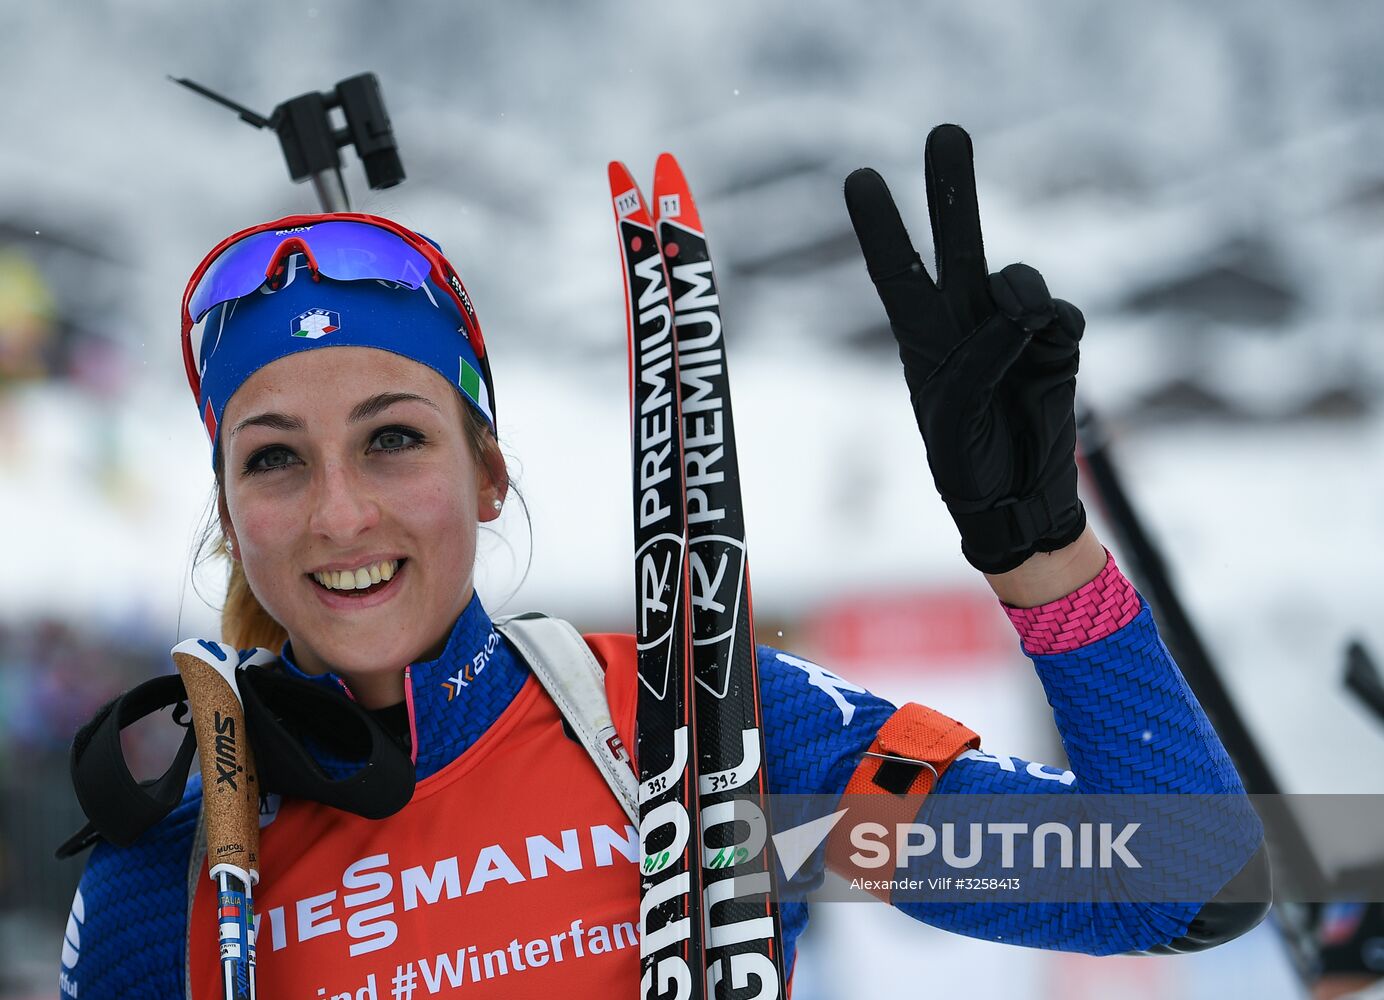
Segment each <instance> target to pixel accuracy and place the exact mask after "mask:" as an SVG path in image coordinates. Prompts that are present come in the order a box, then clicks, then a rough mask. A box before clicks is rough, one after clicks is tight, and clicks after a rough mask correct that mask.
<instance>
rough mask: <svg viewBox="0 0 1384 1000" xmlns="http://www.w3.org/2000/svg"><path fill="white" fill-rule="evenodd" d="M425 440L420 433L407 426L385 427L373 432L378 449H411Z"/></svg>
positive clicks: (391, 450) (394, 450)
mask: <svg viewBox="0 0 1384 1000" xmlns="http://www.w3.org/2000/svg"><path fill="white" fill-rule="evenodd" d="M425 440H426V439H425V438H424V437H423V435H422V434H420V433H419V432H418V431H415V430H411V429H410V428H408V427H385V428H383V429H381V430H380V431H378V432H377V433H376V434H375V442H376V443H377V444H378V445H379V446H380V447H379V450H380V451H390V452H397V451H411V450H412V449H414V448H418V447H421V446H422V444H423V442H424V441H425Z"/></svg>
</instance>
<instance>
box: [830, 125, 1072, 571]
mask: <svg viewBox="0 0 1384 1000" xmlns="http://www.w3.org/2000/svg"><path fill="white" fill-rule="evenodd" d="M924 173H925V175H926V177H927V201H928V212H929V215H930V216H931V217H932V235H933V240H934V242H935V244H936V247H937V283H936V284H933V282H932V279H931V278H930V277H928V273H927V271H926V270H924V268H923V263H922V261H921V260H920V259H919V257H918V253H917V251H915V250H914V249H913V244H912V243H911V242H910V241H909V238H908V231H907V230H906V229H905V228H904V225H903V222H902V220H901V219H900V218H899V210H898V209H897V208H896V207H895V206H894V199H893V198H892V197H890V195H889V188H888V187H886V186H885V183H884V179H883V178H882V177H880V176H879V174H877V173H875V171H873V170H870V169H862V170H857V171H855V172H854V173H853V174H851V175H850V176H849V177H848V178H846V207H847V209H848V210H849V211H850V214H851V222H852V223H853V224H854V225H855V234H856V237H857V238H858V239H859V240H860V249H861V252H862V253H864V255H865V264H866V267H867V268H868V269H869V272H870V277H871V278H872V279H873V280H874V283H875V288H876V290H877V291H878V292H879V297H880V300H881V301H882V302H883V303H884V309H885V312H887V313H888V314H889V325H890V326H891V327H892V328H893V330H894V336H895V337H896V338H897V339H898V342H899V356H900V357H901V358H902V359H903V370H904V378H905V379H906V380H907V382H908V391H909V395H910V397H911V399H912V401H913V412H914V413H915V414H916V415H917V418H918V429H919V430H920V431H921V432H922V435H923V442H924V443H925V444H926V446H927V460H928V466H929V467H930V468H931V469H932V479H933V482H934V483H935V484H936V485H937V492H938V493H940V494H941V495H942V499H943V500H944V501H945V502H946V504H947V509H948V510H949V511H950V512H951V515H952V518H953V520H955V521H956V526H957V527H958V528H960V529H961V551H962V553H963V554H964V555H965V557H966V560H967V561H968V562H969V563H970V564H971V565H972V566H974V567H976V568H977V569H979V570H982V571H984V572H986V573H1003V572H1005V571H1007V570H1011V569H1014V568H1015V567H1016V566H1018V565H1019V564H1020V563H1022V562H1023V561H1024V560H1025V559H1027V558H1028V557H1029V556H1031V555H1033V553H1035V552H1052V551H1055V550H1056V549H1060V548H1062V547H1063V546H1065V545H1069V544H1070V543H1072V542H1074V541H1076V539H1077V537H1078V536H1080V534H1081V532H1082V531H1083V529H1084V528H1085V527H1086V511H1085V509H1084V508H1083V507H1082V506H1081V501H1080V500H1078V499H1077V493H1076V415H1075V412H1074V409H1073V404H1074V399H1075V395H1076V370H1077V361H1078V353H1079V352H1078V348H1077V345H1078V342H1079V341H1080V340H1081V332H1082V330H1083V329H1084V328H1085V326H1086V321H1085V319H1083V318H1082V315H1081V313H1080V311H1079V310H1078V309H1077V308H1076V306H1074V305H1072V304H1071V303H1069V302H1064V301H1062V300H1061V299H1054V298H1052V296H1051V295H1049V294H1048V288H1047V285H1046V284H1045V283H1044V282H1043V276H1042V275H1040V274H1039V273H1038V272H1037V271H1035V270H1034V269H1033V268H1031V267H1029V266H1027V265H1026V264H1010V265H1009V266H1008V267H1006V268H1005V269H1004V270H1003V271H1001V272H1000V273H999V274H992V275H989V276H987V275H986V273H985V250H984V247H983V246H982V244H981V238H980V209H979V208H978V207H977V205H976V182H975V171H974V168H973V166H972V164H971V137H970V136H968V135H967V134H966V132H965V130H964V129H962V128H960V127H959V126H956V125H939V126H938V127H937V128H935V129H933V130H932V133H931V134H930V135H929V136H928V140H927V154H926V165H925V169H924Z"/></svg>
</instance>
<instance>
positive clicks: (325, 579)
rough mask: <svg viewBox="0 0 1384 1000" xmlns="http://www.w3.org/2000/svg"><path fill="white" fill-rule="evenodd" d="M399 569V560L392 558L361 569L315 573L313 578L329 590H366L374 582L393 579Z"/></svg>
mask: <svg viewBox="0 0 1384 1000" xmlns="http://www.w3.org/2000/svg"><path fill="white" fill-rule="evenodd" d="M398 571H399V561H398V560H397V559H391V560H389V561H388V562H380V563H374V564H373V565H370V566H362V567H360V568H359V569H345V570H327V571H326V572H325V573H314V574H312V578H313V579H314V580H316V581H317V582H318V583H320V584H321V585H322V586H324V587H326V588H327V589H328V590H365V589H366V588H367V587H370V586H373V585H374V584H377V583H381V582H383V581H385V580H392V579H393V578H394V574H395V573H397V572H398Z"/></svg>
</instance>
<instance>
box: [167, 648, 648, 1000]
mask: <svg viewBox="0 0 1384 1000" xmlns="http://www.w3.org/2000/svg"><path fill="white" fill-rule="evenodd" d="M587 641H588V643H589V644H590V645H591V647H592V649H593V650H594V651H595V653H596V656H597V658H598V659H600V660H601V661H602V662H603V664H605V665H606V666H607V670H606V693H607V696H608V699H609V702H610V705H611V709H612V715H613V716H614V718H615V725H616V729H617V731H618V732H619V734H620V737H621V739H622V740H623V741H624V743H625V746H626V747H633V746H634V709H635V701H636V686H637V685H636V678H635V658H634V643H633V639H632V637H630V636H588V637H587ZM638 857H639V836H638V833H637V831H636V829H635V827H634V826H633V825H632V824H631V823H630V822H629V819H628V817H627V816H626V815H625V813H624V811H623V810H622V809H621V808H620V805H619V803H618V802H617V801H616V799H615V797H614V795H613V794H612V793H611V791H610V789H609V787H607V785H606V784H605V782H604V781H603V780H602V778H601V776H600V774H599V773H598V771H597V770H596V768H595V766H594V765H593V764H592V761H591V758H590V757H589V756H588V755H587V752H586V750H585V748H584V747H582V746H581V745H580V744H578V743H576V742H574V741H573V740H572V739H570V738H568V737H567V736H566V735H565V734H564V732H563V727H562V718H561V715H560V714H559V712H558V710H557V707H556V706H555V705H554V704H553V702H552V700H551V699H550V698H549V697H548V696H547V695H546V694H545V693H544V691H543V689H542V687H541V686H540V685H539V684H538V682H537V681H536V680H535V679H534V678H532V677H531V678H529V680H528V682H527V683H526V684H525V685H524V686H523V688H522V689H521V690H520V692H519V694H518V695H517V696H516V697H515V699H514V701H513V702H512V703H511V704H510V705H509V707H508V708H506V709H505V711H504V712H503V713H502V714H501V716H500V718H499V719H498V720H497V721H496V722H495V723H494V725H492V726H491V727H490V729H488V730H487V731H486V732H485V734H484V735H483V736H482V737H481V738H480V739H479V740H478V741H477V742H476V743H475V744H474V745H472V746H471V747H470V748H469V749H468V750H466V752H465V753H463V754H462V755H461V756H460V757H458V758H457V759H456V760H455V761H453V762H452V763H451V764H449V765H448V766H447V767H445V768H443V769H442V770H441V771H439V772H437V773H436V774H434V775H432V776H431V777H428V778H426V779H424V780H423V781H421V782H419V784H418V787H417V790H416V791H415V792H414V796H413V799H412V801H410V802H409V804H408V805H407V806H405V807H404V809H403V810H401V811H400V812H399V813H397V814H395V815H394V816H391V817H390V818H388V819H386V820H382V821H371V820H366V819H362V818H360V817H358V816H354V815H352V814H350V813H344V812H341V811H338V810H335V809H331V808H328V807H326V806H322V805H318V804H316V803H313V802H304V801H298V800H292V801H286V802H284V803H283V805H282V808H281V809H280V811H279V814H278V816H277V817H276V818H275V819H274V821H273V822H272V823H270V824H269V825H268V826H266V827H265V828H264V830H263V831H262V838H261V848H260V859H261V865H262V868H263V870H262V872H261V883H260V884H261V886H262V887H263V889H262V891H260V892H258V893H257V895H256V898H255V912H256V914H257V915H258V917H259V935H258V948H257V953H258V980H259V994H260V995H261V996H264V997H269V998H272V1000H317V998H322V1000H424V998H426V997H431V996H437V995H441V996H454V995H457V996H466V997H535V998H543V1000H552V998H554V997H561V996H576V997H588V996H606V995H632V993H633V991H634V989H635V988H636V985H635V984H637V983H638V982H639V939H638V930H639V874H638V867H637V865H638ZM215 902H216V894H215V892H214V886H213V884H212V882H211V880H210V878H208V877H207V876H206V868H205V865H204V866H203V874H202V876H201V877H200V878H199V879H198V882H197V889H196V898H195V900H194V902H193V908H192V919H191V926H190V933H191V935H192V945H193V946H192V947H191V949H190V952H191V963H192V967H191V981H192V988H193V996H194V997H195V998H197V1000H216V998H219V997H220V996H221V992H220V991H221V986H220V973H219V969H218V966H217V964H216V962H215V961H214V954H215V941H216V937H217V926H216V924H217V922H216V915H215Z"/></svg>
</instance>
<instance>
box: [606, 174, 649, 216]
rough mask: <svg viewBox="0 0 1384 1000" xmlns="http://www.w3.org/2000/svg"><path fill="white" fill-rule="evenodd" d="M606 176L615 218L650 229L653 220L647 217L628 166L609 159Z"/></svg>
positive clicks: (647, 210)
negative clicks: (608, 181)
mask: <svg viewBox="0 0 1384 1000" xmlns="http://www.w3.org/2000/svg"><path fill="white" fill-rule="evenodd" d="M607 176H608V177H609V179H610V198H611V203H612V205H613V206H614V208H615V218H616V219H620V220H629V221H631V222H636V223H639V224H640V225H643V226H648V227H649V228H650V229H652V228H653V220H652V219H650V218H649V209H648V206H646V205H645V204H644V195H643V193H642V192H640V190H639V185H638V184H636V183H635V180H634V176H633V175H632V174H631V173H630V172H629V168H628V167H626V166H625V165H624V164H623V163H621V162H620V161H619V160H611V161H610V166H609V167H608V168H607Z"/></svg>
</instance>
